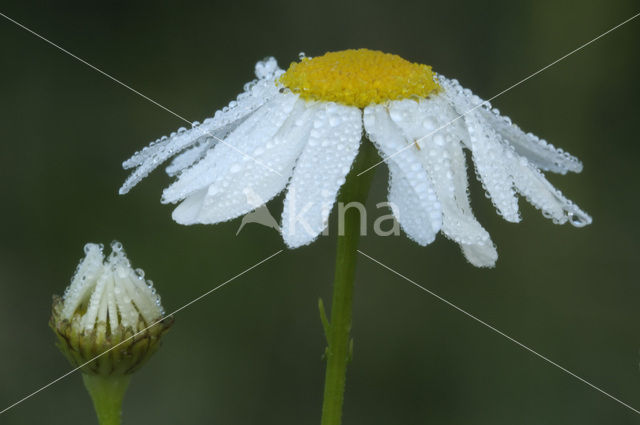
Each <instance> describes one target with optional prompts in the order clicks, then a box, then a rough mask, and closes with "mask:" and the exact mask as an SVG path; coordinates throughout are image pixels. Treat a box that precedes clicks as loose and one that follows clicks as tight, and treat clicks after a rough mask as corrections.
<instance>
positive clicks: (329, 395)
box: [321, 140, 378, 425]
mask: <svg viewBox="0 0 640 425" xmlns="http://www.w3.org/2000/svg"><path fill="white" fill-rule="evenodd" d="M377 160H378V154H377V152H376V150H375V147H374V146H373V144H372V143H371V142H369V141H368V140H363V143H362V145H361V147H360V153H359V154H358V157H357V158H356V160H355V163H354V166H353V168H352V169H351V172H350V173H349V175H348V176H347V179H346V182H345V184H344V185H343V186H342V189H341V193H340V197H339V201H340V202H342V203H343V204H344V205H347V204H348V203H349V202H360V203H362V204H364V202H365V201H366V199H367V195H368V193H369V187H370V186H371V179H372V178H373V175H374V173H365V174H363V175H362V176H360V177H358V176H357V174H358V173H360V172H361V171H363V170H366V169H367V168H369V167H370V166H371V165H372V164H374V163H375V162H376V161H377ZM360 220H361V217H360V211H359V209H358V208H347V209H346V210H345V211H344V227H343V230H344V231H343V234H339V235H338V246H337V252H336V269H335V278H334V283H333V301H332V304H331V320H330V324H329V333H328V335H327V339H328V345H329V346H328V347H327V370H326V374H325V384H324V385H325V386H324V400H323V404H322V422H321V424H322V425H340V424H341V422H342V405H343V401H344V389H345V380H346V374H347V363H348V362H349V358H350V347H351V341H350V332H351V314H352V313H351V312H352V302H353V287H354V277H355V268H356V257H357V248H358V241H359V238H360V233H359V232H360Z"/></svg>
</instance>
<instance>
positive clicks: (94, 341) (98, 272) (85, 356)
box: [50, 242, 172, 375]
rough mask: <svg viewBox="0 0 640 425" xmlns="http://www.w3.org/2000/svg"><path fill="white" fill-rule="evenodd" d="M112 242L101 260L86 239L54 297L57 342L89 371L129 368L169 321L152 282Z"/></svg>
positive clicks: (115, 372)
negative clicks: (71, 271) (80, 256)
mask: <svg viewBox="0 0 640 425" xmlns="http://www.w3.org/2000/svg"><path fill="white" fill-rule="evenodd" d="M111 248H112V253H111V254H110V255H109V257H108V258H107V259H106V261H105V258H104V254H103V252H102V250H103V247H102V245H97V244H92V243H89V244H87V245H85V247H84V251H85V254H86V255H85V258H84V259H83V260H82V261H81V262H80V264H79V265H78V268H77V269H76V272H75V275H74V276H73V279H72V280H71V284H70V285H69V286H68V287H67V289H66V290H65V293H64V295H63V296H62V298H59V297H54V303H53V314H52V317H51V322H50V325H51V327H52V329H53V330H54V332H55V333H56V334H57V336H58V340H59V341H58V346H59V348H60V349H61V351H62V352H63V353H64V354H65V355H66V356H67V358H68V359H69V361H70V362H71V364H73V365H74V366H76V367H78V366H82V371H83V372H85V373H89V374H96V375H121V374H129V373H131V372H133V371H134V370H136V369H137V368H138V367H139V366H141V365H142V363H144V361H146V359H147V358H148V357H149V356H151V354H153V352H154V351H155V350H156V349H157V348H158V346H159V338H160V337H161V336H162V334H163V333H164V332H166V330H167V329H168V328H169V326H170V325H171V323H172V319H171V318H165V319H164V320H163V316H164V310H163V309H162V305H161V304H160V296H159V295H158V294H156V291H155V289H154V288H153V282H151V281H150V280H145V279H144V272H143V271H142V270H141V269H136V270H134V269H132V268H131V264H130V263H129V260H128V259H127V257H126V255H125V253H124V251H123V249H122V244H120V243H119V242H113V243H112V244H111ZM152 325H153V326H152ZM108 350H110V351H109V352H108V353H107V354H105V355H103V356H101V357H98V358H97V359H96V360H94V361H91V360H92V359H94V358H95V357H96V356H98V355H100V354H101V353H103V352H105V351H108ZM87 362H89V363H87ZM85 363H86V364H85Z"/></svg>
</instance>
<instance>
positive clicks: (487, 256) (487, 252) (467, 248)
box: [460, 241, 498, 268]
mask: <svg viewBox="0 0 640 425" xmlns="http://www.w3.org/2000/svg"><path fill="white" fill-rule="evenodd" d="M460 248H461V249H462V253H463V254H464V256H465V258H466V259H467V261H469V262H470V263H471V264H472V265H474V266H476V267H489V268H491V267H495V265H496V261H497V260H498V251H497V250H496V247H495V245H493V243H492V242H491V241H489V242H487V243H485V244H482V245H466V244H461V245H460Z"/></svg>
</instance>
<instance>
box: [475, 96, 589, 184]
mask: <svg viewBox="0 0 640 425" xmlns="http://www.w3.org/2000/svg"><path fill="white" fill-rule="evenodd" d="M478 110H479V111H480V112H481V114H482V115H483V117H484V119H485V120H486V121H487V124H488V125H490V126H492V127H493V128H494V129H495V130H496V131H497V132H498V134H500V135H501V136H502V137H503V138H504V139H505V140H506V141H507V142H508V143H509V144H510V145H511V146H513V148H514V149H515V151H516V152H517V153H518V154H519V155H522V156H524V157H526V158H527V159H529V161H531V162H532V163H533V164H534V165H535V166H537V167H538V168H541V169H542V170H545V171H552V172H554V173H560V174H566V173H567V171H573V172H574V173H579V172H581V171H582V162H580V161H579V160H578V158H576V157H574V156H573V155H570V154H569V153H567V152H565V151H564V150H562V149H560V148H556V147H555V146H553V145H552V144H550V143H548V142H547V141H546V140H544V139H540V138H539V137H537V136H536V135H535V134H532V133H525V132H524V131H522V130H521V129H520V127H518V126H517V125H516V124H513V123H512V122H511V120H510V119H509V118H507V117H504V116H501V115H500V112H499V111H498V110H497V109H492V110H488V109H485V108H478Z"/></svg>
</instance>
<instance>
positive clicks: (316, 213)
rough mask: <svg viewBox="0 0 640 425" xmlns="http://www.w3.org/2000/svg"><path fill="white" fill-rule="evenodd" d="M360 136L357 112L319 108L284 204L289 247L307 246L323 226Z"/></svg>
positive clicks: (326, 104) (284, 232)
mask: <svg viewBox="0 0 640 425" xmlns="http://www.w3.org/2000/svg"><path fill="white" fill-rule="evenodd" d="M361 136H362V115H361V112H360V110H359V109H358V108H355V107H351V106H344V105H340V104H336V103H330V102H323V103H321V104H320V105H319V110H318V112H317V114H316V116H315V119H314V120H313V128H312V130H311V133H310V136H309V141H308V142H307V145H306V146H305V147H304V150H303V151H302V154H301V155H300V158H299V159H298V162H297V164H296V166H295V169H294V171H293V176H292V178H291V183H290V184H289V190H288V192H287V196H286V198H285V201H284V210H283V212H282V236H283V238H284V241H285V243H286V244H287V245H288V246H289V247H291V248H295V247H299V246H302V245H306V244H308V243H311V242H312V241H313V240H314V239H316V237H317V236H318V235H319V234H320V232H322V231H323V230H324V228H325V227H326V226H327V220H328V218H329V212H330V211H331V208H332V207H333V204H334V203H335V201H336V196H337V194H338V189H339V188H340V186H342V184H343V183H344V179H345V177H346V175H347V174H348V173H349V169H350V168H351V164H352V163H353V160H354V158H355V156H356V154H357V153H358V147H359V146H360V138H361Z"/></svg>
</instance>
